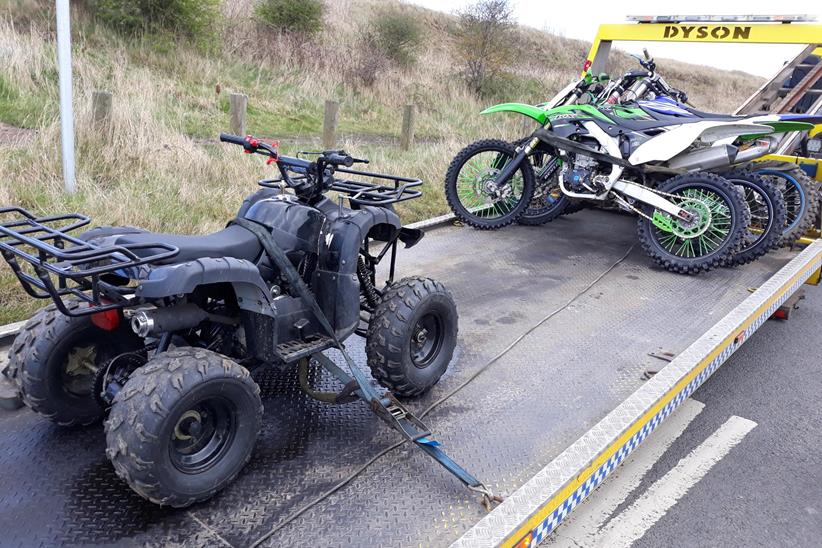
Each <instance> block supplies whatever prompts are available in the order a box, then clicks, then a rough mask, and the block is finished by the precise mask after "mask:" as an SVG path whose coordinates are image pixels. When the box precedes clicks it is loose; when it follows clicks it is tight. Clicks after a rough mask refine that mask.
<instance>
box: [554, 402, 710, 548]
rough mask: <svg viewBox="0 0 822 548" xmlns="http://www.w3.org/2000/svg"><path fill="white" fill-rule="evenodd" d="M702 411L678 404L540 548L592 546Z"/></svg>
mask: <svg viewBox="0 0 822 548" xmlns="http://www.w3.org/2000/svg"><path fill="white" fill-rule="evenodd" d="M704 408H705V404H704V403H701V402H698V401H696V400H693V399H687V400H685V401H684V402H682V405H681V406H680V407H679V408H678V409H677V410H676V411H675V412H674V414H673V415H671V416H670V417H668V419H666V420H665V422H663V423H662V424H660V425H659V427H657V429H656V430H655V431H654V433H653V434H652V435H651V437H650V438H648V440H647V441H646V442H645V443H643V444H642V445H640V446H639V448H637V450H636V451H634V452H633V453H631V454H630V455H629V456H628V458H627V459H626V460H625V462H624V464H623V465H622V466H620V467H619V468H617V469H616V470H615V471H614V472H613V474H611V475H610V476H608V478H607V479H606V480H605V481H604V482H603V484H602V485H601V486H600V487H599V489H597V491H596V492H595V493H593V494H592V495H591V496H590V497H588V498H587V499H586V500H585V501H584V502H583V503H582V504H580V505H579V507H577V508H576V509H575V510H574V511H573V512H572V513H571V515H570V517H569V518H568V519H567V520H566V521H565V522H563V524H562V525H560V527H559V529H557V531H556V533H554V535H552V536H551V537H550V538H549V540H548V541H547V542H545V543H544V545H550V546H557V547H563V548H566V547H579V546H590V545H592V544H593V543H594V542H595V541H596V537H597V533H598V532H599V529H600V528H601V527H602V525H603V524H604V523H605V521H606V520H607V519H608V518H609V517H610V516H611V514H613V513H614V510H616V509H617V508H618V507H619V505H620V504H622V502H623V501H625V499H627V498H628V495H630V494H631V493H632V492H633V491H634V489H636V488H637V487H638V486H639V484H640V483H641V482H642V478H643V477H644V476H645V474H646V473H647V472H648V471H649V470H650V469H651V467H653V465H654V464H655V463H656V461H658V460H659V459H660V457H662V455H663V454H664V453H665V451H666V450H667V449H668V448H669V447H670V446H671V444H673V443H674V441H675V440H676V439H677V438H678V437H679V436H680V435H681V434H682V432H684V431H685V429H686V428H687V427H688V425H689V424H690V423H691V421H693V420H694V419H695V418H696V416H697V415H699V413H701V412H702V410H703V409H704Z"/></svg>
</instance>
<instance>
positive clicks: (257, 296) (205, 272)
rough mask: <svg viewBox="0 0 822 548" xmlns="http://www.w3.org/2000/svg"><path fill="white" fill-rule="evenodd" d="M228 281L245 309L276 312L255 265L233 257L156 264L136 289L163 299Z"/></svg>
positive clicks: (144, 295) (145, 295)
mask: <svg viewBox="0 0 822 548" xmlns="http://www.w3.org/2000/svg"><path fill="white" fill-rule="evenodd" d="M218 283H228V284H231V286H232V287H233V288H234V293H235V294H236V296H237V304H238V305H239V307H240V308H241V309H243V310H248V311H251V312H257V313H258V314H265V315H267V316H272V317H273V316H274V315H275V312H274V310H273V309H272V306H271V298H270V296H269V292H268V288H267V287H266V284H265V282H264V281H263V279H262V278H261V277H260V271H259V269H258V268H257V266H256V265H254V264H252V263H250V262H249V261H245V260H242V259H234V258H231V257H223V258H203V259H197V260H194V261H189V262H186V263H178V264H171V265H168V266H158V267H153V268H151V269H150V270H149V271H148V274H147V276H146V277H144V278H143V279H142V280H141V281H140V285H138V286H137V288H136V289H135V295H136V296H137V297H141V298H143V299H147V300H152V299H162V298H164V297H169V296H173V295H186V294H189V293H192V292H193V291H194V290H195V289H196V288H197V287H199V286H202V285H210V284H218Z"/></svg>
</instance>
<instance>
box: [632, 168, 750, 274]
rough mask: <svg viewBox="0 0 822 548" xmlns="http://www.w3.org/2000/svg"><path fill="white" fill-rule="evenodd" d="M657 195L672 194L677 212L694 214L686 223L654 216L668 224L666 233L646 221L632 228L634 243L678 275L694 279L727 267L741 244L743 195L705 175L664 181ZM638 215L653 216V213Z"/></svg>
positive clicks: (747, 219)
mask: <svg viewBox="0 0 822 548" xmlns="http://www.w3.org/2000/svg"><path fill="white" fill-rule="evenodd" d="M657 190H659V191H661V192H664V193H666V194H674V195H676V196H678V198H675V199H672V198H670V197H668V199H672V200H673V201H675V202H676V203H677V204H678V205H679V206H680V207H682V208H683V209H686V210H687V211H689V212H691V213H693V214H694V215H695V219H694V221H692V222H690V223H685V222H684V221H680V220H678V219H673V218H671V217H670V216H669V215H668V214H667V213H663V212H661V211H657V212H656V213H658V214H659V215H661V216H662V217H661V220H663V221H664V220H665V219H667V220H668V221H670V226H671V230H665V229H663V228H660V227H659V226H657V224H655V223H653V222H651V221H650V220H648V219H646V218H645V217H640V219H639V222H638V224H637V231H638V234H639V241H640V243H641V244H642V247H643V249H645V252H646V253H648V255H649V256H650V257H651V258H652V259H653V260H654V261H655V262H656V263H657V264H659V265H660V266H662V267H663V268H665V269H666V270H669V271H671V272H677V273H680V274H698V273H700V272H705V271H708V270H712V269H714V268H717V267H719V266H724V265H726V264H728V261H729V260H730V259H731V257H732V255H733V254H734V253H736V252H737V251H738V250H739V249H740V248H741V246H742V244H743V238H744V236H745V232H746V231H747V228H748V223H749V222H750V213H749V211H748V207H747V206H746V204H745V201H744V200H743V198H742V195H741V194H740V193H739V192H738V191H737V190H736V189H735V188H734V186H733V184H732V183H731V182H729V181H728V180H726V179H724V178H722V177H720V176H719V175H716V174H713V173H706V172H693V173H684V174H682V175H677V176H676V177H672V178H671V179H668V180H667V181H664V182H663V183H662V184H660V185H659V186H658V187H657ZM643 212H644V213H645V214H646V215H648V216H651V217H653V216H654V214H655V211H654V208H653V207H651V206H645V207H644V208H643Z"/></svg>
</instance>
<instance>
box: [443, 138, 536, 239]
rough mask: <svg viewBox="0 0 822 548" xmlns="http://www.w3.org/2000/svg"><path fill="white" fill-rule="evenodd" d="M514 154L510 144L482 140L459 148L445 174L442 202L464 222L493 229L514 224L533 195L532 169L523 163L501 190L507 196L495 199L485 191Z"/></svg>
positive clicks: (529, 164) (475, 226) (498, 140)
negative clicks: (445, 202)
mask: <svg viewBox="0 0 822 548" xmlns="http://www.w3.org/2000/svg"><path fill="white" fill-rule="evenodd" d="M516 155H517V150H516V148H514V146H512V145H511V144H510V143H507V142H505V141H502V140H500V139H484V140H481V141H477V142H475V143H472V144H470V145H468V146H467V147H465V148H464V149H462V150H461V151H460V152H459V153H458V154H457V155H456V156H455V157H454V159H453V160H451V164H450V165H449V166H448V171H447V173H446V174H445V199H446V201H447V202H448V206H449V207H450V208H451V211H453V212H454V215H455V216H456V217H457V219H459V220H460V221H462V222H463V223H465V224H467V225H469V226H472V227H474V228H479V229H482V230H494V229H498V228H502V227H504V226H508V225H510V224H511V223H513V222H516V221H517V220H518V219H519V218H520V217H521V216H522V214H523V213H524V212H525V210H526V209H527V208H528V204H529V203H530V202H531V198H532V197H533V195H534V184H535V182H534V169H533V168H532V167H531V163H530V162H528V161H523V162H522V164H521V165H520V166H519V167H518V168H517V170H516V171H515V172H514V174H513V175H512V177H511V179H509V180H508V181H507V183H506V185H505V188H504V189H503V192H505V193H506V196H503V197H494V196H493V195H492V194H491V193H489V190H488V188H487V185H488V184H489V183H492V182H493V179H494V177H495V175H496V174H498V173H499V171H500V170H501V169H502V168H503V167H504V166H505V164H507V163H508V161H506V158H507V159H508V160H510V159H512V158H514V157H515V156H516ZM486 164H487V165H486Z"/></svg>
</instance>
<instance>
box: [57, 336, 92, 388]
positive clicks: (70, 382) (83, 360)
mask: <svg viewBox="0 0 822 548" xmlns="http://www.w3.org/2000/svg"><path fill="white" fill-rule="evenodd" d="M97 357H98V356H97V347H96V346H95V345H93V344H92V345H87V346H75V347H74V348H72V349H71V350H69V353H68V355H67V356H66V361H65V365H64V367H63V371H62V377H63V378H62V385H63V389H64V390H65V391H66V392H68V393H69V394H71V395H72V396H77V397H80V398H84V397H88V396H91V393H92V389H93V386H94V377H95V374H96V373H97V370H98V369H99V366H98V363H97V362H98V360H97Z"/></svg>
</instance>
